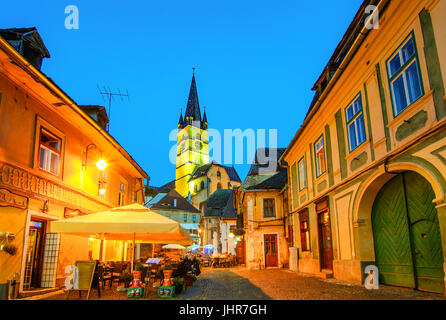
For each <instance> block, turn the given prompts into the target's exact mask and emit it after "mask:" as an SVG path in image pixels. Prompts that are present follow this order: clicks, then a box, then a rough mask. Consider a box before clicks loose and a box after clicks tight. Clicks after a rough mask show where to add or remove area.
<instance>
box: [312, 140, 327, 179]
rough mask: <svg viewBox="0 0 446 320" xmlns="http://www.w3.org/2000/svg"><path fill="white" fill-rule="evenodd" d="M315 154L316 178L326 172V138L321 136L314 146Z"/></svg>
mask: <svg viewBox="0 0 446 320" xmlns="http://www.w3.org/2000/svg"><path fill="white" fill-rule="evenodd" d="M314 152H315V158H316V176H317V177H320V176H321V175H322V174H323V173H324V172H325V171H326V165H325V143H324V136H321V137H320V138H319V140H317V141H316V143H315V144H314Z"/></svg>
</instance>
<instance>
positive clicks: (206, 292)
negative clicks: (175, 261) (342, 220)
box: [47, 268, 444, 300]
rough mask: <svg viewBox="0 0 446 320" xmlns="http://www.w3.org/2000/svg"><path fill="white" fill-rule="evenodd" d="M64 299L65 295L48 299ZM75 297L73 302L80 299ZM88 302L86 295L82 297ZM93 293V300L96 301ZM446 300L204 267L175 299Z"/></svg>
mask: <svg viewBox="0 0 446 320" xmlns="http://www.w3.org/2000/svg"><path fill="white" fill-rule="evenodd" d="M148 298H149V299H150V300H157V299H159V298H157V296H156V290H155V289H152V290H150V293H149V297H148ZM47 299H48V300H65V299H66V294H59V295H56V296H52V297H48V298H47ZM78 299H79V297H78V295H77V294H72V295H71V296H70V300H78ZM83 299H85V293H84V294H83ZM97 299H98V296H97V291H96V290H94V289H93V290H92V292H91V296H90V300H97ZM270 299H273V300H443V299H444V297H443V296H442V295H439V294H434V293H427V292H421V291H415V290H411V289H406V288H398V287H391V286H383V285H381V286H380V288H379V290H367V289H365V288H364V287H363V286H360V285H356V284H350V283H346V282H343V281H339V280H335V279H320V278H317V277H314V276H312V275H306V274H301V273H300V274H297V273H294V272H291V271H288V270H285V269H276V270H260V271H259V270H246V269H245V268H231V269H210V268H205V269H203V270H202V273H201V274H200V276H199V277H198V280H197V282H196V283H195V284H194V285H193V286H192V287H190V288H188V289H187V290H186V291H185V292H183V293H182V294H180V295H177V296H176V297H174V298H173V300H270ZM100 300H127V296H126V294H125V293H123V292H117V291H116V288H114V289H108V288H107V289H105V290H104V291H103V292H102V296H101V298H100Z"/></svg>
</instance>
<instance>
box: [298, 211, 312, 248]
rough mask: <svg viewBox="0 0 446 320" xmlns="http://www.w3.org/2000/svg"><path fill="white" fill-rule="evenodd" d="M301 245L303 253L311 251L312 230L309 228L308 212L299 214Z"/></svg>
mask: <svg viewBox="0 0 446 320" xmlns="http://www.w3.org/2000/svg"><path fill="white" fill-rule="evenodd" d="M299 220H300V245H301V248H300V249H301V250H302V251H310V228H309V227H308V210H307V209H305V210H303V211H302V212H300V213H299Z"/></svg>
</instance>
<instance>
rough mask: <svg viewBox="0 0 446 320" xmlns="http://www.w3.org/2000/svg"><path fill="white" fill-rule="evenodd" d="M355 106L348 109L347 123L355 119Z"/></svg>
mask: <svg viewBox="0 0 446 320" xmlns="http://www.w3.org/2000/svg"><path fill="white" fill-rule="evenodd" d="M353 115H354V113H353V106H350V107H348V108H347V122H349V121H350V120H351V119H352V118H353Z"/></svg>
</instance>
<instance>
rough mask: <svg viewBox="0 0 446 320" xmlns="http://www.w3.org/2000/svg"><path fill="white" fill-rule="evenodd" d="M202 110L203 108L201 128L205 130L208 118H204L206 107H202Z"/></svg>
mask: <svg viewBox="0 0 446 320" xmlns="http://www.w3.org/2000/svg"><path fill="white" fill-rule="evenodd" d="M203 108H204V112H203V120H202V121H201V128H202V129H207V128H208V118H207V116H206V106H204V107H203Z"/></svg>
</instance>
